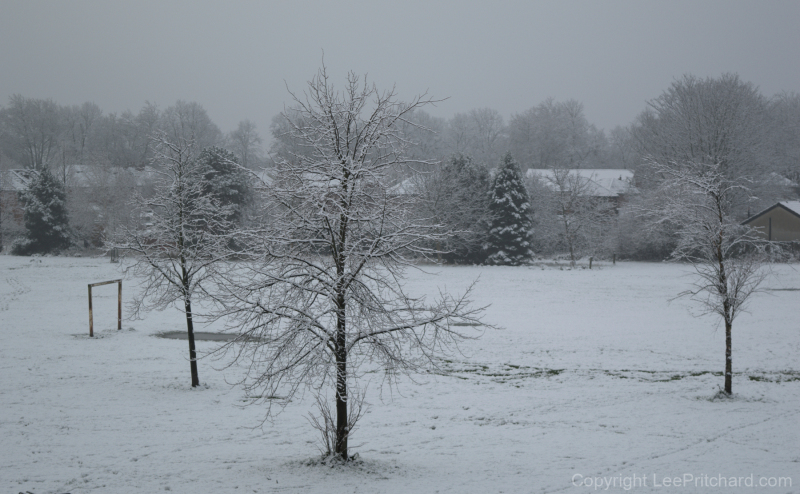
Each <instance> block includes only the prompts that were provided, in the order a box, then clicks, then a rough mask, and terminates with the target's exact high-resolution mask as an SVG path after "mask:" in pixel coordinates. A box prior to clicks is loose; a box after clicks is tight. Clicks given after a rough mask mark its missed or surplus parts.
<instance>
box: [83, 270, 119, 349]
mask: <svg viewBox="0 0 800 494" xmlns="http://www.w3.org/2000/svg"><path fill="white" fill-rule="evenodd" d="M111 283H117V284H118V287H117V330H120V329H122V280H111V281H99V282H97V283H89V337H90V338H92V337H94V315H93V312H92V287H94V286H102V285H110V284H111Z"/></svg>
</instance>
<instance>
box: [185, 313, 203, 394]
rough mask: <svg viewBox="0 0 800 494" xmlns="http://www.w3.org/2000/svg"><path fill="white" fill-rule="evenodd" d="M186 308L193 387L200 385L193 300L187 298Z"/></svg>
mask: <svg viewBox="0 0 800 494" xmlns="http://www.w3.org/2000/svg"><path fill="white" fill-rule="evenodd" d="M183 307H184V309H185V310H186V329H187V331H188V332H189V364H190V365H191V368H192V387H193V388H194V387H197V386H199V385H200V378H199V377H198V376H197V353H196V352H195V350H194V323H193V322H192V301H191V300H189V299H188V298H186V299H185V300H184V301H183Z"/></svg>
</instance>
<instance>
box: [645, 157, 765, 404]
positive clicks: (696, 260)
mask: <svg viewBox="0 0 800 494" xmlns="http://www.w3.org/2000/svg"><path fill="white" fill-rule="evenodd" d="M650 166H652V167H653V169H654V171H655V173H656V175H657V176H659V177H661V182H660V185H659V188H658V190H657V194H658V198H659V201H658V205H657V206H655V207H654V208H652V209H650V210H648V211H646V212H645V214H646V215H647V216H649V218H650V219H651V220H652V221H653V223H654V224H657V225H660V224H665V223H669V224H671V226H672V227H673V228H674V229H675V230H676V231H677V237H678V244H677V246H676V248H675V250H674V251H673V252H672V255H671V259H672V260H674V261H679V262H686V263H688V264H690V265H691V266H692V268H694V271H695V273H696V281H695V283H694V285H693V288H691V289H690V290H687V291H685V292H682V293H681V294H680V295H679V296H684V295H685V296H689V297H691V298H692V299H693V300H695V301H696V302H698V303H699V304H700V306H701V307H702V309H703V313H704V314H717V315H719V316H720V317H721V318H722V322H723V323H724V324H725V390H724V392H725V393H726V394H727V395H731V394H732V393H733V385H732V380H733V357H732V354H733V352H732V348H733V347H732V339H731V335H732V330H733V321H734V320H735V319H736V317H737V316H738V315H739V314H740V313H741V312H742V311H743V310H745V309H746V307H747V302H748V300H749V299H750V296H751V295H753V293H756V292H757V291H758V288H759V285H760V284H761V282H762V281H764V279H765V278H766V276H767V274H768V271H767V270H766V269H764V267H765V263H768V262H769V261H770V259H771V256H774V255H777V254H779V249H778V247H777V246H776V245H774V244H771V243H769V242H766V241H764V240H763V239H762V238H760V237H759V236H758V235H757V232H756V231H754V230H753V229H752V228H750V227H748V226H745V225H742V224H740V223H739V222H738V221H737V220H736V219H735V217H734V211H735V210H736V209H737V207H736V206H737V204H738V202H739V201H741V199H742V197H750V196H751V193H750V190H749V189H748V186H747V184H748V182H747V180H745V179H739V180H735V179H731V178H729V173H728V172H729V171H728V170H727V169H726V167H725V166H723V165H721V164H719V163H703V162H674V161H666V162H664V161H655V160H651V161H650Z"/></svg>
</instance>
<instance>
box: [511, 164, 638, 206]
mask: <svg viewBox="0 0 800 494" xmlns="http://www.w3.org/2000/svg"><path fill="white" fill-rule="evenodd" d="M561 172H563V173H565V174H569V176H571V177H575V178H577V179H578V182H579V183H580V187H581V188H582V189H583V192H582V194H583V195H587V196H590V197H598V198H603V199H605V200H607V201H608V202H609V203H611V204H613V206H614V208H615V209H616V208H617V207H619V205H620V204H621V203H622V202H623V201H624V200H625V197H626V196H627V195H629V194H633V193H636V187H634V185H633V183H634V182H633V172H632V171H631V170H626V169H624V168H597V169H585V168H577V169H565V170H551V169H537V168H531V169H529V170H528V171H527V173H526V174H525V176H526V177H527V178H528V179H538V180H539V182H540V183H542V184H543V185H545V186H546V187H548V188H549V189H552V190H553V191H558V190H559V185H558V184H557V182H558V180H557V177H556V174H557V173H561ZM568 183H569V181H567V184H568Z"/></svg>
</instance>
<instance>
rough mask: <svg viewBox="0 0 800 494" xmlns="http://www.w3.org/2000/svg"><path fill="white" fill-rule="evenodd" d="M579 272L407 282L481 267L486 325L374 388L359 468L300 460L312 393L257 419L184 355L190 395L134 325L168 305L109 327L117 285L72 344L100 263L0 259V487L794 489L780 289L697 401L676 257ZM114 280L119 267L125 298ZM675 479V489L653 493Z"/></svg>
mask: <svg viewBox="0 0 800 494" xmlns="http://www.w3.org/2000/svg"><path fill="white" fill-rule="evenodd" d="M595 266H598V264H597V263H595ZM599 267H600V269H593V270H591V271H589V270H587V269H578V270H572V271H570V270H563V271H562V270H560V269H558V268H552V267H535V268H531V267H446V268H432V270H434V271H436V272H437V273H439V274H438V276H433V275H430V274H424V273H418V272H412V273H409V280H408V284H409V288H410V289H411V290H412V291H415V292H418V293H422V292H431V293H433V292H434V291H435V287H436V286H437V285H439V286H443V287H444V286H446V288H447V289H448V290H450V291H454V292H455V291H459V290H462V289H463V288H464V287H465V286H466V285H467V284H468V283H469V282H471V281H472V280H474V279H475V278H476V277H478V276H480V281H479V282H478V285H477V289H476V292H475V297H474V299H475V301H476V303H478V304H492V305H491V307H490V308H489V309H488V311H487V313H486V320H487V321H489V322H491V323H494V324H497V325H499V326H502V327H503V328H504V329H501V330H487V331H486V332H485V334H484V335H483V337H482V338H481V339H479V340H475V341H471V342H469V343H468V344H467V345H465V346H464V348H463V349H464V353H465V355H464V356H459V357H458V358H454V359H451V360H452V362H450V363H445V364H446V366H447V367H449V368H450V369H452V371H453V375H452V376H431V375H426V376H418V378H417V379H416V381H417V382H416V383H412V382H409V381H404V382H403V383H402V385H401V387H400V389H399V392H397V391H390V390H388V389H385V388H384V389H383V392H382V393H381V392H380V391H381V390H380V387H379V386H378V384H379V383H378V382H375V383H373V384H372V385H371V386H370V393H369V395H368V401H369V402H370V403H371V405H372V407H371V409H370V413H368V414H367V415H366V416H365V417H364V418H363V419H362V421H361V423H360V424H359V428H358V430H357V431H356V433H355V435H354V436H353V438H352V439H351V444H356V445H358V444H362V445H361V446H360V447H357V448H354V449H353V451H352V453H355V452H357V453H359V455H360V457H361V458H362V459H363V462H361V463H359V464H357V465H356V466H354V467H349V468H342V467H335V468H330V467H327V466H321V465H308V464H307V461H308V460H310V459H312V458H314V457H315V456H316V455H317V449H316V442H317V437H316V434H317V433H316V431H315V430H313V429H312V428H311V426H310V425H309V424H308V423H307V421H306V419H305V415H306V414H307V413H308V412H309V411H314V403H313V399H312V397H311V396H305V397H298V399H297V400H295V401H294V402H293V403H291V404H290V405H289V406H288V408H287V409H286V410H285V411H284V412H283V413H282V414H280V415H278V416H277V417H275V418H274V419H273V420H271V421H267V422H264V423H263V425H262V422H261V421H262V419H263V413H264V408H263V407H261V406H250V407H248V406H244V405H246V404H247V402H248V400H247V398H246V397H245V396H244V395H243V393H242V391H241V390H240V389H239V388H236V387H232V386H230V385H228V384H227V383H226V379H227V380H228V381H233V380H235V379H236V377H237V372H239V371H237V370H236V369H228V370H215V367H216V368H221V367H222V365H223V364H224V362H220V361H216V362H215V361H212V360H210V359H204V360H202V361H201V362H200V364H199V371H200V380H201V382H202V383H204V386H202V387H201V388H200V389H195V390H192V389H191V387H190V386H189V383H190V376H189V365H188V362H187V355H188V348H187V346H188V345H187V342H186V341H181V340H169V339H162V338H156V337H154V335H155V334H157V333H160V332H164V331H171V330H182V329H185V321H183V320H182V315H181V314H180V313H179V312H178V311H165V312H155V313H150V314H148V315H147V317H146V319H144V320H141V321H124V322H123V330H122V331H116V329H115V328H116V286H115V285H109V286H108V287H98V288H96V289H94V290H93V297H94V304H93V308H94V324H95V331H96V334H98V335H99V336H100V337H98V338H95V339H89V337H88V313H87V300H86V299H87V288H86V285H87V284H88V283H92V282H98V281H104V280H110V279H115V278H119V271H118V270H117V265H114V264H110V263H108V261H107V260H106V259H74V258H35V259H31V258H23V257H11V256H0V369H2V370H0V376H2V379H0V438H2V439H0V492H9V493H17V492H26V491H29V492H32V493H34V494H42V493H65V492H70V493H72V494H77V493H87V492H97V493H109V492H111V493H153V492H160V491H170V492H180V493H183V492H185V493H211V492H213V493H218V492H219V493H222V492H225V493H228V492H259V493H264V492H292V493H294V492H300V493H312V492H326V493H344V492H365V493H373V492H389V493H414V492H430V493H434V492H442V493H444V492H452V493H488V492H506V493H516V492H537V493H538V492H543V493H548V492H565V491H566V492H594V491H595V490H603V489H604V488H605V486H606V485H608V484H613V485H611V487H610V488H609V489H608V491H610V492H625V491H626V490H627V489H625V487H624V485H625V482H632V481H634V477H633V476H634V475H636V476H637V477H636V478H638V479H639V480H638V481H637V482H638V484H636V486H635V487H633V488H632V489H631V491H632V492H667V491H670V490H671V489H673V490H677V491H679V492H712V491H713V492H727V491H728V490H731V489H730V488H728V489H725V488H716V489H715V488H713V486H711V487H709V485H708V482H718V479H719V476H722V477H724V478H726V479H729V478H730V477H737V478H739V477H743V478H747V477H748V476H750V475H753V479H754V482H755V483H756V484H757V483H758V482H759V481H760V480H761V479H762V478H763V479H766V480H765V482H769V481H770V480H771V479H773V478H775V479H776V480H775V482H777V481H778V480H777V478H778V477H783V478H784V480H783V482H784V483H785V482H786V480H785V478H787V477H790V478H791V480H792V483H793V484H792V486H791V487H786V486H784V487H782V488H767V487H765V488H763V489H759V488H757V487H756V488H754V489H749V490H756V491H765V492H776V493H781V494H783V493H786V492H795V493H796V492H800V487H798V485H800V447H798V446H799V445H800V427H798V425H800V406H798V405H800V380H798V379H800V363H799V362H798V355H800V331H798V323H797V321H798V312H797V308H798V307H799V306H800V291H795V290H776V291H770V292H767V293H765V294H763V295H758V296H756V297H754V298H753V301H752V303H751V305H750V311H751V313H749V314H748V313H745V314H743V315H741V316H740V317H739V319H737V320H736V322H735V323H734V329H733V331H734V332H733V365H734V371H735V372H736V374H735V376H734V383H733V384H734V391H735V393H736V397H735V399H733V400H711V397H713V396H714V394H715V393H716V391H717V390H718V387H719V386H721V385H722V384H723V378H722V376H721V375H719V373H720V372H721V371H722V369H723V366H724V329H723V328H720V327H719V326H718V324H717V323H716V321H715V320H714V319H713V318H710V317H703V318H695V317H692V316H691V315H690V313H689V310H688V309H689V308H690V307H691V305H690V302H689V301H688V300H682V299H679V300H676V301H673V302H671V303H668V299H670V298H672V297H674V296H675V295H676V294H677V293H678V292H680V291H682V290H683V289H685V288H686V287H687V285H688V283H689V282H690V278H689V277H688V270H687V269H686V268H685V267H682V266H676V265H667V264H644V263H618V264H617V265H616V266H612V265H608V264H602V265H600V266H599ZM775 271H776V277H774V278H771V279H770V280H768V282H767V285H766V286H767V287H769V288H773V289H797V288H800V270H797V269H796V267H795V268H794V269H793V268H792V267H791V266H778V267H777V268H776V269H775ZM103 288H108V290H103ZM133 290H134V283H133V280H130V279H126V280H125V281H124V283H123V296H124V299H125V300H126V301H127V300H129V299H130V296H131V294H132V292H133ZM197 329H198V330H203V331H215V330H217V329H219V327H217V326H212V327H200V328H197ZM218 344H219V343H215V342H198V348H199V350H200V351H202V352H208V351H211V350H212V349H214V348H216V346H217V345H218ZM712 373H717V375H714V374H712ZM684 475H691V476H692V479H695V480H694V481H693V482H690V485H689V486H681V487H679V488H677V487H664V483H665V480H664V479H665V478H667V477H670V478H672V477H680V478H681V479H684ZM704 475H705V476H707V477H703V476H704ZM595 477H603V478H605V482H607V483H606V484H600V486H599V487H598V489H595V486H594V485H593V484H594V482H595V481H594V478H595ZM642 477H644V481H642ZM687 478H688V477H687ZM587 479H591V480H587ZM626 479H629V480H626ZM697 479H699V480H697ZM709 479H710V480H709ZM726 481H729V480H726ZM599 482H603V481H599ZM703 482H706V485H704V484H703ZM575 484H577V485H575ZM587 484H589V485H587ZM744 490H748V489H744Z"/></svg>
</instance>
